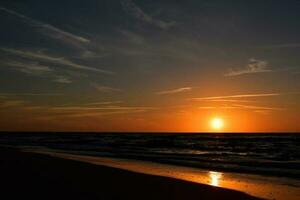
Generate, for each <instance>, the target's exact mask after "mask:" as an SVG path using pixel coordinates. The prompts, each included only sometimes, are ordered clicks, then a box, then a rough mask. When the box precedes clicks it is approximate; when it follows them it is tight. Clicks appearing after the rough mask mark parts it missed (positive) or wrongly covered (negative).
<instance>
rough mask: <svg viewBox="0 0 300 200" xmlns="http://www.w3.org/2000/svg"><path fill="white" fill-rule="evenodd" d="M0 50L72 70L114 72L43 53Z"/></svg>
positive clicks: (8, 49)
mask: <svg viewBox="0 0 300 200" xmlns="http://www.w3.org/2000/svg"><path fill="white" fill-rule="evenodd" d="M0 50H1V51H4V52H6V53H10V54H13V55H17V56H20V57H23V58H27V59H32V60H35V61H43V62H49V63H52V64H58V65H63V66H67V67H70V68H72V69H78V70H88V71H93V72H99V73H103V74H108V75H112V74H113V72H111V71H107V70H102V69H98V68H94V67H89V66H86V65H80V64H77V63H74V62H73V61H71V60H68V59H67V58H64V57H54V56H51V55H48V54H45V53H43V52H41V51H28V50H19V49H11V48H0Z"/></svg>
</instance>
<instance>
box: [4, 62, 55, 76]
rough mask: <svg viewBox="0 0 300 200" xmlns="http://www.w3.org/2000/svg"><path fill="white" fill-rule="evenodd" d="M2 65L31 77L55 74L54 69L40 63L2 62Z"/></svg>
mask: <svg viewBox="0 0 300 200" xmlns="http://www.w3.org/2000/svg"><path fill="white" fill-rule="evenodd" d="M0 64H2V65H6V66H10V67H13V68H14V69H15V70H17V71H20V72H23V73H26V74H31V75H42V74H49V73H51V72H53V69H51V68H50V67H48V66H45V65H40V64H39V63H38V62H29V63H25V62H19V61H6V62H5V61H4V62H0Z"/></svg>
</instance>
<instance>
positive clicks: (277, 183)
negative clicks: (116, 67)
mask: <svg viewBox="0 0 300 200" xmlns="http://www.w3.org/2000/svg"><path fill="white" fill-rule="evenodd" d="M37 153H42V154H46V155H50V156H54V157H60V158H64V159H71V160H76V161H81V162H86V163H91V164H95V165H100V166H108V167H113V168H117V169H123V170H128V171H131V172H137V173H142V174H148V175H156V176H161V177H169V178H175V179H178V180H184V181H188V182H193V183H198V184H205V185H210V186H214V187H218V188H225V189H231V190H234V191H240V192H245V193H247V194H250V195H252V196H256V197H259V198H263V199H279V200H280V199H284V200H297V197H298V196H299V195H300V190H299V188H300V181H298V180H295V179H290V178H283V177H271V176H263V175H257V174H256V175H255V174H244V173H239V172H221V171H211V170H205V169H198V168H191V167H184V166H176V165H169V164H161V163H156V162H151V161H150V162H149V161H141V160H132V159H122V158H112V157H98V156H85V155H76V154H75V155H74V154H69V153H57V152H49V151H44V152H42V151H37ZM170 169H172V170H170Z"/></svg>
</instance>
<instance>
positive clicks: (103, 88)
mask: <svg viewBox="0 0 300 200" xmlns="http://www.w3.org/2000/svg"><path fill="white" fill-rule="evenodd" d="M93 86H94V88H95V89H96V90H97V91H98V92H103V93H113V92H121V90H120V89H118V88H113V87H109V86H102V85H93Z"/></svg>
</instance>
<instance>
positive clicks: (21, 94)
mask: <svg viewBox="0 0 300 200" xmlns="http://www.w3.org/2000/svg"><path fill="white" fill-rule="evenodd" d="M61 95H62V94H60V93H0V96H3V97H10V96H61Z"/></svg>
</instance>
